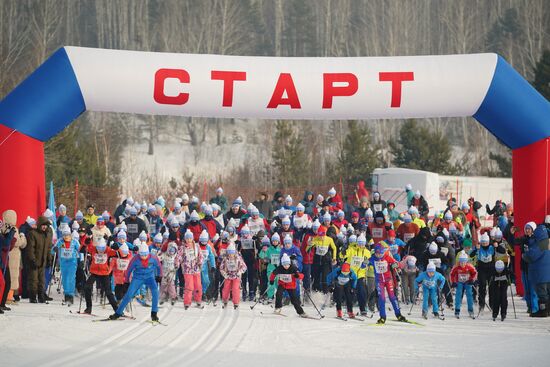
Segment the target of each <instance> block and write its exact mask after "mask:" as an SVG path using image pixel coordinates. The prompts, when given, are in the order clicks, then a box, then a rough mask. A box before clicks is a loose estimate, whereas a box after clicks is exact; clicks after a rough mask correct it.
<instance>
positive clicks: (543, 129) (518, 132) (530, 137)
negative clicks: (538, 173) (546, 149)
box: [473, 56, 550, 149]
mask: <svg viewBox="0 0 550 367" xmlns="http://www.w3.org/2000/svg"><path fill="white" fill-rule="evenodd" d="M473 117H474V118H475V119H476V120H477V121H479V122H480V123H481V124H482V125H483V126H485V127H486V128H487V129H488V130H489V131H490V132H491V133H492V134H493V135H495V136H496V137H497V138H498V139H500V140H501V141H502V142H503V143H504V144H505V145H507V146H508V147H510V148H512V149H516V148H521V147H524V146H526V145H529V144H531V143H534V142H536V141H539V140H541V139H544V138H546V137H548V136H550V102H548V101H547V100H546V99H545V98H544V97H543V96H542V95H541V94H540V93H539V92H537V90H536V89H535V88H533V87H532V86H531V85H530V84H529V83H528V82H527V81H526V80H525V79H523V77H522V76H521V75H520V74H519V73H518V72H517V71H516V70H515V69H514V68H512V67H511V66H510V65H509V64H508V63H507V62H506V61H505V60H504V59H503V58H502V57H500V56H498V60H497V66H496V69H495V74H494V75H493V80H492V81H491V85H490V86H489V90H488V91H487V94H486V95H485V98H484V99H483V102H482V103H481V106H480V107H479V109H478V110H477V112H476V113H475V114H474V116H473Z"/></svg>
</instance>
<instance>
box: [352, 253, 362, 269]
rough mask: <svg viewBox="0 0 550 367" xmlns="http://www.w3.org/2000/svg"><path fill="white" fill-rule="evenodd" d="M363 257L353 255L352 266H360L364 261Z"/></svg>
mask: <svg viewBox="0 0 550 367" xmlns="http://www.w3.org/2000/svg"><path fill="white" fill-rule="evenodd" d="M363 259H364V258H363V257H362V256H353V257H352V258H351V266H353V267H355V268H358V267H360V266H361V264H362V263H363Z"/></svg>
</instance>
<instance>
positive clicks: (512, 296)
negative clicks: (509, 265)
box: [508, 279, 518, 319]
mask: <svg viewBox="0 0 550 367" xmlns="http://www.w3.org/2000/svg"><path fill="white" fill-rule="evenodd" d="M508 282H509V283H510V298H512V307H513V308H514V319H517V318H518V316H517V315H516V303H515V302H514V294H513V293H512V282H511V281H510V279H508Z"/></svg>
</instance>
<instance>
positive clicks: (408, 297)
mask: <svg viewBox="0 0 550 367" xmlns="http://www.w3.org/2000/svg"><path fill="white" fill-rule="evenodd" d="M399 268H400V269H401V279H402V283H401V286H402V287H403V297H404V300H403V301H404V302H405V304H406V305H408V304H409V303H413V302H414V300H415V299H416V296H415V290H414V289H415V286H414V284H415V279H416V274H417V273H418V267H417V266H416V257H414V256H412V255H407V256H405V258H404V259H403V260H401V262H400V263H399Z"/></svg>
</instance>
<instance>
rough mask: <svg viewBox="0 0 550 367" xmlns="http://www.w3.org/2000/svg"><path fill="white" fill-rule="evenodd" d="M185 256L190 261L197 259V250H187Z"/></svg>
mask: <svg viewBox="0 0 550 367" xmlns="http://www.w3.org/2000/svg"><path fill="white" fill-rule="evenodd" d="M185 257H187V259H188V260H189V261H193V260H195V257H196V256H195V251H194V250H192V249H187V250H185Z"/></svg>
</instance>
